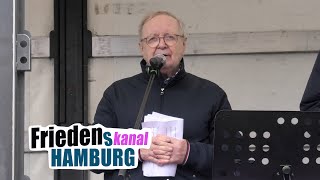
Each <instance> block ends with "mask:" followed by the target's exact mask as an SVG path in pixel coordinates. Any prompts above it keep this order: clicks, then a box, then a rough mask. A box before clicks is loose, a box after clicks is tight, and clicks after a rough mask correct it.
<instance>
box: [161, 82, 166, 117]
mask: <svg viewBox="0 0 320 180" xmlns="http://www.w3.org/2000/svg"><path fill="white" fill-rule="evenodd" d="M164 90H165V87H162V88H160V113H163V112H162V111H163V101H164Z"/></svg>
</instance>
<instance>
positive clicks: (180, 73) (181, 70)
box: [140, 58, 186, 85]
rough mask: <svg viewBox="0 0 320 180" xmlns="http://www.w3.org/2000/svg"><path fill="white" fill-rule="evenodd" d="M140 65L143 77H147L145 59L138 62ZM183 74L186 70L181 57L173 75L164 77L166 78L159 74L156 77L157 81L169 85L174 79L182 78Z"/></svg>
mask: <svg viewBox="0 0 320 180" xmlns="http://www.w3.org/2000/svg"><path fill="white" fill-rule="evenodd" d="M140 66H141V70H142V73H143V74H144V77H145V78H146V79H149V74H148V73H147V70H146V69H147V67H148V66H147V62H146V60H144V59H142V60H141V62H140ZM185 75H186V71H185V69H184V60H183V58H182V59H181V61H180V65H179V69H178V71H177V73H176V74H175V75H174V76H172V77H169V78H166V79H164V78H163V77H162V76H160V77H158V79H159V81H161V82H162V83H164V84H165V85H169V84H171V83H172V82H175V81H177V80H179V79H181V78H183V77H184V76H185Z"/></svg>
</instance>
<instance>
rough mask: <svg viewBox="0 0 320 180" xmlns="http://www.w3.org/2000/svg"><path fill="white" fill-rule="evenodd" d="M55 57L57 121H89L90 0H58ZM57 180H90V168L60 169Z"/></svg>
mask: <svg viewBox="0 0 320 180" xmlns="http://www.w3.org/2000/svg"><path fill="white" fill-rule="evenodd" d="M50 43H51V44H50V47H51V49H50V51H51V52H50V54H51V56H52V57H53V58H54V88H55V89H54V91H55V99H54V104H55V106H54V108H55V110H54V113H55V118H54V119H55V124H57V125H62V126H69V125H71V124H74V123H81V124H84V125H86V124H87V123H88V120H87V64H88V57H89V56H90V54H91V51H90V48H91V33H90V32H89V31H88V30H87V0H67V1H66V0H54V31H52V32H51V33H50ZM54 179H55V180H69V179H77V180H86V179H88V176H87V171H75V170H74V171H72V170H56V171H55V173H54Z"/></svg>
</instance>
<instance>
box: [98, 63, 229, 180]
mask: <svg viewBox="0 0 320 180" xmlns="http://www.w3.org/2000/svg"><path fill="white" fill-rule="evenodd" d="M141 67H142V71H143V72H142V73H140V74H137V75H135V76H133V77H129V78H126V79H122V80H119V81H117V82H114V83H113V84H112V85H111V86H110V87H108V88H107V89H106V91H105V92H104V94H103V98H102V99H101V101H100V103H99V105H98V108H97V111H96V114H95V117H94V121H95V123H99V124H102V125H103V126H105V127H119V128H131V127H133V126H134V123H135V122H134V121H135V119H136V116H137V114H138V110H139V107H140V104H141V101H142V97H143V95H144V92H145V89H146V86H147V83H148V79H149V76H148V75H147V73H145V61H144V60H143V61H141ZM162 88H163V93H162V95H160V94H161V89H162ZM222 109H231V107H230V104H229V102H228V99H227V95H226V93H225V92H224V91H223V90H222V89H221V88H220V87H219V86H218V85H216V84H215V83H213V82H210V81H208V80H205V79H202V78H199V77H197V76H194V75H192V74H189V73H186V72H185V70H184V66H183V60H182V61H181V66H180V71H179V73H178V74H177V75H176V76H175V77H174V78H172V79H170V80H167V81H164V79H162V78H157V79H155V81H154V84H153V86H152V89H151V92H150V96H149V99H148V102H147V105H146V109H145V113H144V114H145V115H146V114H149V113H152V111H155V112H159V113H162V114H166V115H170V116H175V117H180V118H183V119H184V132H183V134H184V137H183V138H184V139H187V140H188V141H189V142H190V154H189V157H188V160H187V162H186V164H185V165H183V166H182V165H179V166H178V168H177V172H176V177H175V178H172V177H171V178H168V179H179V180H180V179H193V178H194V177H197V179H211V172H212V169H211V168H212V160H213V145H212V141H213V140H212V138H213V127H214V121H213V120H214V117H215V115H216V113H217V112H218V111H219V110H222ZM141 167H142V165H141V163H140V164H139V166H138V168H137V169H133V170H128V173H129V174H130V176H131V179H134V180H143V179H149V178H147V177H143V174H142V170H141ZM104 172H105V179H117V174H118V171H117V170H114V171H104ZM110 177H113V178H110ZM150 179H167V178H150Z"/></svg>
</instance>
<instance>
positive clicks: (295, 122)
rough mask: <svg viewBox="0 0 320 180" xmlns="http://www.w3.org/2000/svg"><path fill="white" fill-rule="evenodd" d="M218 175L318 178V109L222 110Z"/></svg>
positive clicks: (229, 179)
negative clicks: (307, 110)
mask: <svg viewBox="0 0 320 180" xmlns="http://www.w3.org/2000/svg"><path fill="white" fill-rule="evenodd" d="M212 173H213V179H214V180H280V179H281V180H319V179H320V113H319V112H296V111H289V112H288V111H221V112H219V113H218V114H217V116H216V118H215V137H214V160H213V170H212Z"/></svg>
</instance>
